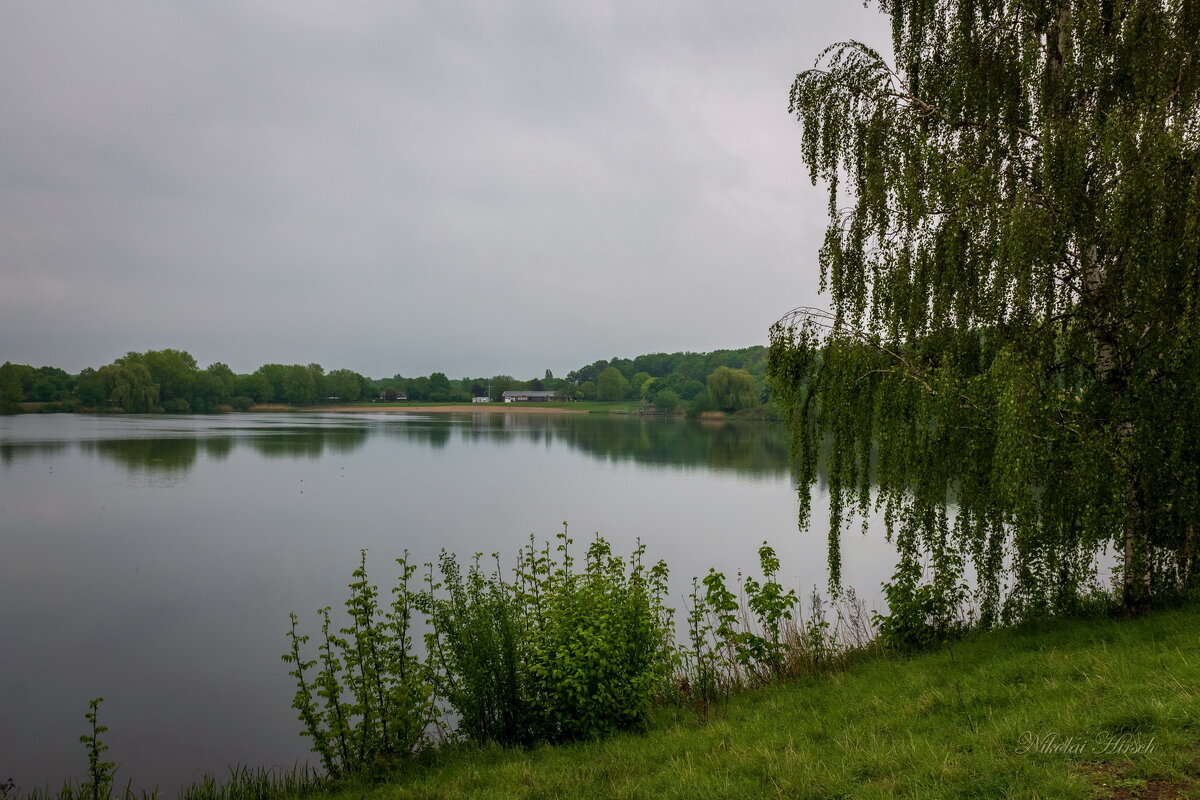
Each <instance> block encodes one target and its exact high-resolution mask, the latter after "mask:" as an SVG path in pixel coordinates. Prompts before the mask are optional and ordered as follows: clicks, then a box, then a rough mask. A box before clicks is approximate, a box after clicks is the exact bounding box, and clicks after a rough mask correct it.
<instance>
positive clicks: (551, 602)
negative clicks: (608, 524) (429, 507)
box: [423, 526, 675, 745]
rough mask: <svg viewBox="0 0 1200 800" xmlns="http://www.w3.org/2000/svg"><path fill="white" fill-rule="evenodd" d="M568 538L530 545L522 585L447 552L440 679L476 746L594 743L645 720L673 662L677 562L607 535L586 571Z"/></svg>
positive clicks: (432, 611) (435, 625) (438, 588)
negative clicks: (624, 550) (670, 583)
mask: <svg viewBox="0 0 1200 800" xmlns="http://www.w3.org/2000/svg"><path fill="white" fill-rule="evenodd" d="M572 544H573V541H572V540H571V539H570V538H569V537H568V536H567V534H566V530H565V526H564V531H563V533H561V534H559V536H558V537H557V545H556V547H554V548H553V549H552V548H551V546H550V544H548V543H547V544H546V545H545V546H544V547H543V548H541V549H537V548H536V547H535V546H534V543H533V541H532V540H531V542H530V544H529V545H528V546H526V547H525V548H524V549H523V550H522V551H521V553H520V556H519V558H518V561H517V566H516V569H515V572H514V575H513V579H512V581H511V582H506V581H505V579H504V575H503V573H502V571H501V569H500V565H499V561H498V559H497V564H496V568H495V570H494V571H493V572H492V574H490V575H484V574H483V571H482V569H481V568H480V562H479V557H478V556H477V557H476V559H475V560H474V562H473V563H472V564H471V566H470V567H469V568H468V569H467V571H466V573H465V574H463V572H462V570H461V568H460V566H459V564H458V562H457V560H456V559H455V558H454V556H452V555H448V554H446V553H444V552H443V553H442V556H441V558H440V559H439V562H438V571H439V576H438V577H437V579H436V580H435V578H434V576H433V572H432V570H431V576H430V579H429V592H428V594H427V595H426V597H425V598H424V600H423V602H424V604H425V608H426V609H427V613H428V615H429V621H430V624H431V627H432V629H433V632H432V633H431V634H429V637H428V643H429V651H430V654H431V656H432V658H433V660H434V663H435V665H436V667H437V669H438V672H439V680H438V685H439V687H441V688H442V691H443V692H444V696H445V697H446V699H447V701H448V702H449V704H450V706H451V707H452V708H453V709H454V710H455V711H456V712H457V714H458V715H459V718H460V722H459V731H460V732H461V733H463V734H464V735H465V736H467V737H469V738H471V739H473V740H475V741H480V742H484V741H495V742H499V743H501V744H510V745H511V744H521V745H530V744H533V743H535V742H559V741H567V740H575V739H588V738H594V737H598V736H603V735H606V734H609V733H612V732H615V731H621V730H633V729H637V728H639V727H641V726H642V725H643V724H644V723H645V719H646V716H647V714H648V713H649V711H650V708H651V706H652V704H653V701H654V699H655V698H656V696H658V695H660V694H662V693H663V691H664V690H665V688H666V686H667V683H668V681H669V679H670V676H671V674H672V671H673V665H674V657H675V656H674V648H673V640H672V623H671V618H670V612H669V611H668V610H667V609H666V608H665V607H664V606H663V602H662V601H663V598H664V597H665V595H666V580H667V570H666V566H665V565H664V564H663V563H661V562H659V563H658V564H655V565H653V566H651V567H647V566H646V565H645V564H643V562H642V556H643V554H644V548H643V547H642V546H640V545H639V546H638V547H637V548H636V549H635V550H634V552H633V553H632V554H631V555H630V556H629V557H628V559H624V558H621V557H618V556H614V555H613V553H612V548H611V546H610V545H609V544H608V542H607V541H605V540H604V539H603V538H601V537H599V536H598V537H596V539H595V540H594V541H593V542H592V544H591V545H590V546H589V548H588V550H587V554H586V557H585V563H584V566H583V569H582V570H581V571H577V570H576V568H575V560H574V558H573V557H572V555H571V552H570V548H571V545H572Z"/></svg>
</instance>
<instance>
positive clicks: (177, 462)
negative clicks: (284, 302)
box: [38, 425, 370, 475]
mask: <svg viewBox="0 0 1200 800" xmlns="http://www.w3.org/2000/svg"><path fill="white" fill-rule="evenodd" d="M369 435H370V430H369V429H368V428H367V427H366V426H344V427H343V426H339V427H317V426H313V427H305V426H302V425H296V426H289V427H286V428H271V429H265V430H260V431H256V432H254V433H253V434H251V435H249V436H246V435H244V434H243V435H237V436H229V435H221V436H195V437H182V436H178V437H171V438H160V439H151V438H145V439H108V440H101V441H94V442H80V443H79V447H80V449H81V450H82V451H83V452H84V453H88V454H95V455H98V456H100V457H101V458H105V459H108V460H109V461H114V462H116V463H118V464H120V465H121V466H123V467H125V468H126V469H128V470H129V471H130V472H144V473H157V474H162V475H168V474H170V475H176V474H182V473H184V472H186V471H187V470H189V469H191V468H192V466H193V465H194V464H195V463H196V459H197V457H198V456H199V455H200V453H201V452H203V453H204V455H205V456H207V457H208V458H210V459H212V460H214V461H223V460H225V459H226V458H228V457H229V454H230V453H232V452H233V450H234V449H235V448H238V447H249V448H250V449H251V450H253V451H255V452H256V453H258V454H259V455H260V456H262V457H263V458H271V459H277V458H320V457H321V456H323V455H325V454H326V453H349V452H351V451H353V450H356V449H358V448H359V447H362V445H363V443H364V442H366V440H367V437H368V436H369ZM64 446H65V445H64ZM38 447H44V445H39V446H38Z"/></svg>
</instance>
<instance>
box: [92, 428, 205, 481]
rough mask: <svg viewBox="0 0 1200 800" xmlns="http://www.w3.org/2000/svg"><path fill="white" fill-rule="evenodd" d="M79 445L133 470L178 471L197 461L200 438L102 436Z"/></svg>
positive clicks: (182, 470)
mask: <svg viewBox="0 0 1200 800" xmlns="http://www.w3.org/2000/svg"><path fill="white" fill-rule="evenodd" d="M79 449H80V450H82V451H83V452H84V453H87V454H89V455H98V456H100V457H101V458H104V459H108V460H109V461H114V462H116V463H117V464H120V465H121V466H123V467H125V468H126V469H127V470H129V471H130V472H150V473H159V474H164V475H178V474H182V473H184V472H187V471H188V470H189V469H191V467H192V465H193V464H195V463H196V455H197V454H198V453H199V451H200V442H199V441H198V440H197V439H190V438H182V437H179V438H171V439H102V440H100V441H95V442H80V443H79Z"/></svg>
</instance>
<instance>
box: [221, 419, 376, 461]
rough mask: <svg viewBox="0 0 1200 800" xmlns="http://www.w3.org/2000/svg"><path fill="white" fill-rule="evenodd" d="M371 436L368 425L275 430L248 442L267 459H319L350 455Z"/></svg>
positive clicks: (299, 426) (256, 436)
mask: <svg viewBox="0 0 1200 800" xmlns="http://www.w3.org/2000/svg"><path fill="white" fill-rule="evenodd" d="M369 435H370V431H369V429H368V428H367V427H366V426H365V425H354V426H349V425H347V426H336V427H333V426H329V427H326V426H311V427H308V426H304V425H295V426H288V427H287V428H272V429H271V430H270V432H269V433H264V434H263V435H255V436H251V437H249V438H247V439H245V440H241V441H245V442H246V443H247V444H249V445H250V447H251V448H253V449H254V451H255V452H257V453H258V454H259V455H261V456H262V457H264V458H320V457H321V456H322V455H324V454H325V453H326V451H328V452H330V453H350V452H353V451H354V450H357V449H358V448H360V447H362V445H363V443H364V442H366V441H367V437H368V436H369Z"/></svg>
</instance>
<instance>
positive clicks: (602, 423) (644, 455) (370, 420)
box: [0, 413, 789, 478]
mask: <svg viewBox="0 0 1200 800" xmlns="http://www.w3.org/2000/svg"><path fill="white" fill-rule="evenodd" d="M39 422H40V421H39ZM138 422H139V423H140V425H139V427H138V428H137V429H133V428H129V427H123V426H120V425H116V426H114V427H113V428H112V429H111V430H108V431H106V432H105V435H102V436H99V437H98V438H93V439H88V440H83V441H76V442H66V441H53V440H50V441H47V440H45V439H42V438H40V436H41V435H42V434H44V433H45V432H46V425H44V424H39V425H37V426H36V430H35V431H33V432H29V433H25V434H24V436H20V437H16V438H9V439H8V440H6V441H0V463H3V464H5V465H6V466H7V465H11V464H13V463H14V462H17V461H20V460H21V459H22V458H28V457H32V456H35V455H40V456H46V455H53V454H58V453H64V452H66V451H67V450H68V449H70V448H72V447H77V448H78V449H79V451H80V452H82V453H83V454H85V455H89V456H94V457H99V458H101V459H104V460H106V461H111V462H114V463H116V464H119V465H121V466H122V467H124V468H125V469H126V470H128V471H129V472H130V474H134V475H158V476H161V477H171V478H180V477H183V476H184V475H186V474H187V472H188V471H189V470H191V469H192V468H193V467H194V466H195V465H196V463H197V460H198V459H199V458H200V457H201V456H203V457H204V458H206V459H208V460H211V461H222V460H224V459H226V458H228V457H229V456H230V454H231V453H232V452H234V451H235V450H237V449H243V448H245V449H249V450H251V451H253V452H254V453H256V454H257V455H259V456H261V457H262V458H266V459H272V460H278V459H298V458H300V459H319V458H321V457H323V456H325V455H329V454H349V453H352V452H354V451H355V450H358V449H359V448H361V447H362V446H363V445H364V444H366V443H367V441H368V440H369V439H370V438H371V437H372V436H380V437H384V438H394V439H401V440H403V441H404V442H406V443H409V444H419V445H426V446H428V447H429V448H431V449H433V450H441V449H443V448H445V447H446V445H447V444H448V443H449V442H450V441H451V440H452V439H453V438H456V437H457V438H458V439H460V440H461V441H463V442H465V443H468V444H470V443H479V442H483V441H486V442H487V443H488V444H489V445H496V444H505V443H517V442H532V443H535V444H540V445H543V446H545V447H551V446H554V445H556V444H557V445H565V446H566V447H568V448H569V449H572V450H577V451H580V452H582V453H585V454H587V455H589V456H591V457H593V458H595V459H598V460H601V461H606V462H613V463H617V462H633V463H637V464H645V465H653V466H658V467H669V468H672V469H681V470H687V469H712V470H720V471H733V472H737V473H739V474H743V475H750V476H762V477H781V476H785V475H786V474H787V472H788V468H789V458H788V441H787V438H786V435H785V432H784V430H783V428H782V427H781V426H777V425H764V424H758V423H724V424H721V423H717V424H716V425H714V424H712V423H699V422H693V421H684V420H663V419H654V418H649V419H647V418H637V417H628V416H623V415H622V416H609V415H582V414H562V415H552V414H545V415H542V414H529V413H507V414H505V413H476V414H446V415H432V416H418V415H400V414H395V415H388V416H386V417H381V416H368V415H352V416H347V415H338V416H334V415H306V416H304V417H299V416H287V417H282V416H275V417H266V416H264V415H253V416H251V415H247V416H246V417H239V416H237V415H230V416H229V417H190V418H153V417H141V418H139V419H138Z"/></svg>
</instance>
